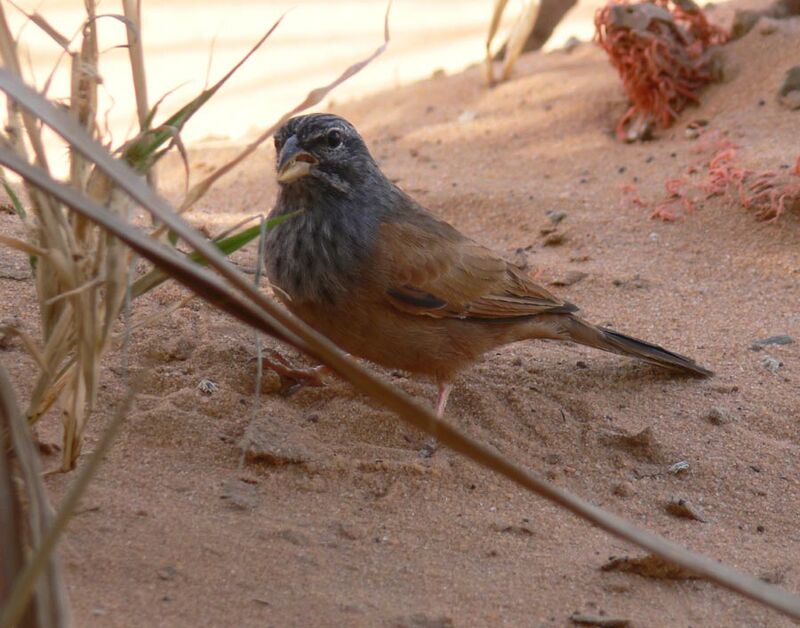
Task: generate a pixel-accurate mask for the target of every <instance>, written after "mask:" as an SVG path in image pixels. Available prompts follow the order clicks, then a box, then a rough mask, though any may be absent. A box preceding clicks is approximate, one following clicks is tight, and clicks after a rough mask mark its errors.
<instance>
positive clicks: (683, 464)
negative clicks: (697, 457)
mask: <svg viewBox="0 0 800 628" xmlns="http://www.w3.org/2000/svg"><path fill="white" fill-rule="evenodd" d="M688 470H689V462H688V461H687V460H681V461H680V462H676V463H675V464H673V465H670V467H669V469H667V471H669V472H670V473H675V474H676V475H677V474H678V473H683V472H685V471H688Z"/></svg>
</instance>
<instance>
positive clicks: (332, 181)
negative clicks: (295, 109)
mask: <svg viewBox="0 0 800 628" xmlns="http://www.w3.org/2000/svg"><path fill="white" fill-rule="evenodd" d="M275 152H276V154H277V160H276V169H277V173H278V183H280V184H281V186H282V187H284V188H287V187H288V186H291V187H300V188H304V189H307V190H309V191H310V190H319V191H328V190H330V189H333V190H338V191H340V192H343V193H347V192H348V191H349V190H350V189H351V188H352V187H353V186H354V185H357V184H358V183H359V182H360V181H363V180H365V179H367V178H369V176H370V175H371V174H374V173H376V172H379V170H378V166H377V164H376V163H375V161H374V160H373V159H372V156H371V155H370V154H369V150H367V147H366V145H365V144H364V140H363V139H361V136H360V135H359V134H358V131H356V129H355V127H353V125H352V124H350V123H349V122H348V121H347V120H345V119H344V118H340V117H339V116H335V115H332V114H325V113H313V114H310V115H305V116H297V117H295V118H292V119H291V120H289V121H287V122H286V123H285V124H284V125H283V126H282V127H281V128H280V129H278V131H277V132H276V133H275Z"/></svg>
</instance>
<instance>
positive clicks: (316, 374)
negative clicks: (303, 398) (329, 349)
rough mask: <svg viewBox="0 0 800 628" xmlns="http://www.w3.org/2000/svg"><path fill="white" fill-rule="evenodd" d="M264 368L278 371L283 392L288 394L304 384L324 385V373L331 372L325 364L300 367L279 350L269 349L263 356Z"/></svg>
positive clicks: (317, 386)
mask: <svg viewBox="0 0 800 628" xmlns="http://www.w3.org/2000/svg"><path fill="white" fill-rule="evenodd" d="M261 365H262V367H263V368H266V369H269V370H271V371H273V372H275V373H277V375H278V377H280V379H281V390H280V392H281V394H282V395H285V396H288V395H291V394H292V393H293V392H295V391H296V390H297V389H298V388H300V387H302V386H311V387H313V388H319V387H321V386H324V385H325V383H324V382H323V381H322V375H323V374H325V373H329V372H330V369H329V368H328V367H327V366H325V365H322V364H321V365H319V366H314V367H312V368H300V367H297V366H294V365H293V364H292V363H291V362H289V361H288V360H287V359H286V358H284V357H283V356H282V355H281V354H280V353H278V352H277V351H272V350H271V351H269V356H264V357H262V358H261Z"/></svg>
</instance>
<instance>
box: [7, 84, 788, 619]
mask: <svg viewBox="0 0 800 628" xmlns="http://www.w3.org/2000/svg"><path fill="white" fill-rule="evenodd" d="M0 89H2V90H3V91H6V92H7V93H9V94H12V96H13V97H14V98H15V99H17V100H18V101H19V102H20V103H22V104H23V106H24V107H26V108H28V109H29V110H30V111H31V112H32V113H33V114H34V115H36V116H37V117H38V118H39V119H41V120H42V121H43V122H44V123H46V124H47V125H49V126H50V127H51V128H53V129H54V130H56V131H57V132H58V133H59V134H60V135H61V136H62V137H63V138H64V139H65V140H67V141H68V142H69V143H70V144H71V145H72V146H73V148H74V149H75V150H78V151H80V152H81V153H83V154H84V156H86V157H87V158H88V159H91V160H92V161H93V162H94V163H95V164H96V167H97V168H98V169H100V170H102V171H103V172H104V173H106V174H107V175H108V176H109V177H110V178H112V179H113V180H114V181H115V182H116V184H117V185H118V186H119V187H120V188H121V189H124V190H125V191H126V192H127V193H129V194H130V195H131V197H132V198H134V199H135V200H136V201H137V202H138V203H140V204H141V205H142V206H144V207H146V208H147V209H148V210H149V211H151V212H152V213H153V214H154V215H155V216H156V217H157V219H158V220H161V221H163V222H164V224H165V225H167V226H168V227H169V228H170V229H172V230H173V231H174V232H175V233H176V234H177V235H178V236H179V237H180V238H182V239H183V240H184V241H185V242H186V243H188V244H189V245H190V246H192V247H193V248H194V249H195V250H196V251H197V252H199V253H200V254H202V255H203V257H204V258H206V260H207V261H208V264H209V266H211V267H212V268H214V269H215V270H216V271H217V273H218V274H213V273H209V272H207V271H206V270H205V269H202V268H200V267H198V266H197V265H196V264H193V263H192V262H191V261H190V260H188V259H187V258H185V257H183V258H182V257H177V256H175V255H174V253H172V252H171V251H170V250H169V249H168V248H167V247H166V246H165V245H163V244H161V243H159V242H158V241H155V240H153V239H152V238H150V237H148V235H147V234H145V233H143V232H141V231H139V230H138V229H136V228H135V227H133V226H132V225H130V224H128V223H127V222H125V221H123V220H122V219H121V218H120V217H119V216H116V215H113V214H111V213H109V212H107V211H105V210H104V208H103V207H101V206H100V205H98V204H97V203H95V202H93V201H92V200H91V199H88V198H86V197H85V196H81V195H80V194H79V193H77V192H76V191H75V190H74V189H72V188H70V187H68V186H65V185H63V184H61V183H59V182H58V181H55V180H54V179H53V178H52V177H50V176H49V175H48V173H47V172H46V171H44V170H43V169H41V168H38V167H36V166H34V165H31V164H30V163H28V162H25V161H23V160H21V159H19V158H18V157H17V156H16V155H14V154H13V153H12V152H10V151H8V150H0V163H2V164H4V165H5V166H7V167H9V168H10V169H12V170H14V171H15V172H17V173H18V174H20V175H21V176H23V177H24V178H25V179H26V180H28V181H29V182H30V183H31V184H32V185H35V186H37V187H39V188H41V189H42V190H45V191H46V192H47V193H48V194H51V195H53V196H54V197H55V198H58V199H59V200H60V201H61V202H63V203H66V204H67V205H69V206H70V207H72V208H73V209H74V210H75V211H76V212H79V213H81V214H82V215H84V216H85V217H86V218H87V219H90V220H92V221H95V222H97V224H99V225H102V226H103V228H105V229H109V230H110V231H112V232H113V233H114V234H115V235H116V236H117V237H119V238H120V239H121V240H123V241H124V242H125V243H126V244H128V245H129V246H130V247H131V248H132V249H134V250H135V251H136V252H137V253H139V254H141V255H142V256H144V257H146V258H148V259H149V260H151V261H152V262H153V263H154V264H156V265H157V266H159V267H160V268H161V269H162V270H163V271H164V272H167V273H169V274H170V275H171V276H173V277H174V278H175V279H177V280H178V281H180V282H181V283H183V284H184V285H186V286H187V287H189V288H190V289H191V290H192V291H194V292H196V293H197V294H198V295H199V296H200V297H202V298H203V299H204V300H206V301H208V302H209V303H211V304H213V305H215V306H216V307H218V308H220V309H221V310H223V311H226V312H228V313H229V314H231V315H232V316H234V317H236V318H238V319H239V320H240V321H242V322H244V323H246V324H248V325H250V326H252V327H254V328H256V329H258V330H260V331H262V332H264V333H268V334H271V335H272V336H274V337H276V338H278V339H280V340H282V341H284V342H286V343H288V344H290V345H292V346H294V347H296V348H298V349H300V350H301V351H304V352H305V353H307V354H308V355H310V356H312V357H314V358H316V359H317V360H319V361H321V362H322V363H323V364H325V365H327V366H328V367H330V368H331V369H333V370H334V371H335V372H336V373H338V374H339V375H340V376H341V377H343V378H344V379H346V380H348V381H349V382H351V383H352V384H353V385H354V386H355V387H356V388H358V389H359V390H360V391H362V392H364V393H366V394H368V395H370V396H371V397H373V398H374V399H376V400H378V401H379V402H380V403H381V404H382V405H384V406H385V407H386V408H388V409H390V410H392V411H393V412H395V413H396V414H397V415H398V416H400V417H401V418H403V419H404V420H405V421H407V422H408V423H409V424H411V425H413V426H415V427H417V428H418V429H421V430H423V431H425V432H427V433H429V434H432V435H435V436H436V437H437V438H438V439H439V440H440V442H442V443H443V444H444V445H446V446H449V447H451V448H452V449H454V450H455V451H457V452H459V453H461V454H463V455H465V456H467V457H468V458H470V459H471V460H473V461H474V462H476V463H478V464H480V465H482V466H484V467H486V468H488V469H491V470H493V471H495V472H497V473H499V474H501V475H503V476H505V477H506V478H508V479H510V480H512V481H514V482H516V483H517V484H519V485H520V486H522V487H524V488H526V489H527V490H529V491H531V492H534V493H536V494H538V495H540V496H543V497H545V498H547V499H549V500H550V501H552V502H554V503H556V504H557V505H559V506H561V507H562V508H565V509H567V510H569V511H570V512H572V513H574V514H576V515H578V516H579V517H581V518H583V519H584V520H586V521H588V522H590V523H592V524H593V525H596V526H598V527H600V528H601V529H603V530H606V531H607V532H609V533H611V534H613V535H615V536H618V537H619V538H622V539H624V540H626V541H629V542H631V543H633V544H635V545H638V546H639V547H642V548H644V549H646V550H648V551H649V552H652V553H653V554H655V555H657V556H660V557H661V558H663V559H664V560H666V561H668V562H670V563H674V564H676V565H679V566H681V567H683V568H684V569H687V570H688V571H690V572H692V573H694V574H697V575H698V576H701V577H705V578H707V579H709V580H711V581H713V582H717V583H718V584H721V585H723V586H725V587H727V588H729V589H731V590H732V591H736V592H738V593H740V594H742V595H744V596H747V597H750V598H752V599H754V600H757V601H759V602H761V603H763V604H765V605H767V606H769V607H771V608H773V609H776V610H779V611H781V612H783V613H785V614H787V615H789V616H791V617H794V618H798V619H800V598H799V597H797V596H795V595H792V594H790V593H787V592H786V591H783V590H781V589H779V588H778V587H775V586H773V585H769V584H767V583H765V582H763V581H761V580H759V579H757V578H753V577H751V576H747V575H745V574H742V573H740V572H738V571H736V570H734V569H732V568H731V567H728V566H726V565H723V564H721V563H718V562H717V561H716V560H713V559H711V558H708V557H705V556H703V555H701V554H697V553H695V552H692V551H690V550H688V549H686V548H683V547H681V546H679V545H676V544H674V543H672V542H670V541H667V540H665V539H663V538H661V537H659V536H657V535H655V534H652V533H650V532H647V531H644V530H641V529H639V528H637V527H636V526H634V525H632V524H631V523H629V522H627V521H625V520H623V519H621V518H620V517H617V516H616V515H613V514H612V513H610V512H607V511H605V510H603V509H601V508H599V507H597V506H595V505H593V504H590V503H589V502H587V501H584V500H583V499H581V498H579V497H577V496H575V495H573V494H571V493H569V492H567V491H565V490H564V489H562V488H560V487H558V486H555V485H553V484H551V483H549V482H547V481H546V480H545V479H544V478H542V477H540V476H539V475H537V474H535V473H532V472H530V471H527V470H525V469H523V468H522V467H520V466H519V465H517V464H515V463H514V462H512V461H511V460H509V459H508V458H506V457H505V456H503V455H502V454H500V453H499V452H497V451H496V450H494V449H492V448H491V447H488V446H486V445H484V444H482V443H479V442H477V441H475V440H473V439H472V438H470V437H468V436H466V435H464V434H462V433H461V432H459V431H458V430H457V429H455V428H454V427H453V426H452V425H450V424H448V423H447V422H444V421H441V420H439V419H438V418H437V417H436V415H435V414H434V413H433V412H432V411H431V410H430V409H429V408H427V407H425V406H423V405H421V404H419V403H418V402H417V401H415V400H414V399H412V398H410V397H409V396H408V395H406V394H405V393H403V392H402V391H400V390H399V389H397V388H396V387H395V386H393V385H392V384H390V383H388V382H386V381H384V380H382V379H381V378H379V377H377V376H375V375H374V374H373V373H372V372H371V371H369V370H368V369H367V368H366V367H364V366H363V365H361V364H359V363H358V362H356V361H355V360H353V359H352V358H350V357H348V356H346V355H344V354H343V353H342V352H341V351H340V350H339V349H338V348H336V347H335V345H333V344H332V343H331V342H330V341H329V340H327V339H326V338H324V337H323V336H321V335H319V334H317V333H316V332H314V331H313V330H312V329H310V328H309V327H307V326H306V325H305V324H304V323H302V322H301V321H299V320H298V319H296V318H294V317H293V316H292V315H290V314H289V313H288V312H287V311H285V310H284V309H283V308H281V307H280V306H278V305H277V304H276V303H275V302H274V301H273V300H272V299H270V298H269V297H267V296H266V295H264V294H262V293H261V292H260V291H258V290H257V289H256V288H255V287H254V286H253V284H252V282H251V281H250V280H248V278H247V277H245V276H244V275H243V274H241V273H240V272H238V271H237V270H236V268H235V267H234V266H233V265H232V264H231V263H230V262H229V261H228V260H227V259H226V258H225V256H224V255H223V254H222V253H221V252H219V251H218V250H217V249H216V248H215V247H214V246H213V245H212V244H210V243H209V242H208V241H207V240H206V239H205V238H204V237H203V236H202V234H200V233H199V232H198V231H196V230H195V229H193V228H192V227H191V226H189V225H188V224H187V223H185V222H184V221H183V220H182V219H181V218H180V217H179V216H178V214H177V213H176V212H175V211H174V210H173V209H172V208H171V207H170V206H169V204H168V203H166V201H164V200H163V199H162V198H160V197H159V196H158V195H157V194H155V193H154V192H153V190H152V189H151V188H149V187H148V186H147V185H146V184H144V183H143V182H142V181H141V180H140V179H139V178H138V177H136V175H135V173H134V172H132V171H131V170H130V169H129V168H127V167H126V166H125V165H124V164H122V163H120V162H119V161H116V160H114V159H113V158H112V157H111V156H110V155H109V154H108V153H107V151H105V150H104V149H103V148H102V147H101V146H100V145H99V144H97V143H96V142H94V141H93V140H92V139H91V138H90V137H88V136H87V135H86V134H85V133H83V132H82V131H81V130H80V129H79V128H78V127H76V126H75V125H74V124H73V123H72V121H70V120H69V119H68V118H66V117H65V116H64V115H63V114H62V113H61V112H60V111H58V110H56V109H55V108H54V107H52V105H50V104H49V103H48V102H47V101H45V100H43V99H42V98H41V97H39V95H38V94H36V93H35V92H33V91H32V90H30V89H29V88H27V87H26V86H25V85H24V84H22V83H21V82H20V81H19V80H18V79H17V78H16V77H14V76H13V75H11V74H10V73H8V72H4V71H0Z"/></svg>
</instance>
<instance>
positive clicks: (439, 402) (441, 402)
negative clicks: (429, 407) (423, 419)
mask: <svg viewBox="0 0 800 628" xmlns="http://www.w3.org/2000/svg"><path fill="white" fill-rule="evenodd" d="M451 390H453V385H452V384H451V383H450V382H439V396H438V397H437V399H436V417H437V418H439V419H441V418H442V417H444V409H445V408H446V407H447V400H448V399H450V391H451Z"/></svg>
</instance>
